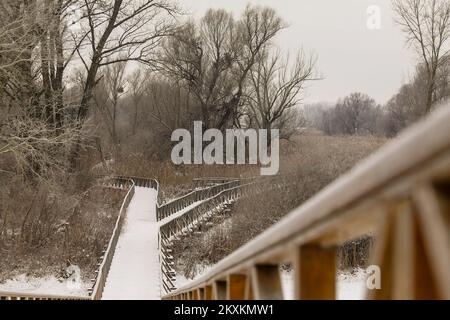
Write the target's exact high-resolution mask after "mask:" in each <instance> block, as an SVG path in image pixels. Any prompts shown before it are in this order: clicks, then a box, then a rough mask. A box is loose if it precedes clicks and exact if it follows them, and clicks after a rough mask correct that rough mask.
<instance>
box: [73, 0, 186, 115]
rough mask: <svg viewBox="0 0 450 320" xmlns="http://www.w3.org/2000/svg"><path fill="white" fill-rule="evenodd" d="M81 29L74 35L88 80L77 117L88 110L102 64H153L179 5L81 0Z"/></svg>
mask: <svg viewBox="0 0 450 320" xmlns="http://www.w3.org/2000/svg"><path fill="white" fill-rule="evenodd" d="M79 10H82V12H83V13H84V15H83V17H82V23H81V29H82V30H83V32H81V33H78V34H73V35H72V36H73V39H74V43H75V47H76V48H77V52H78V56H79V58H80V60H81V62H82V63H83V65H84V67H85V72H86V81H85V86H84V90H83V96H82V99H81V102H80V109H79V112H78V117H77V118H78V120H84V119H85V118H86V117H87V115H88V111H89V102H90V100H91V98H92V94H93V90H94V88H95V86H96V85H97V83H98V82H99V79H98V77H97V76H98V73H99V70H100V69H101V68H102V67H105V66H107V65H110V64H115V63H118V62H123V61H136V62H140V63H145V64H148V65H153V64H154V53H155V50H156V48H157V47H158V46H159V44H160V41H161V40H162V39H163V38H164V37H165V36H167V35H169V34H171V33H172V31H173V19H172V16H173V15H174V14H176V13H177V12H178V8H177V6H176V5H175V4H173V3H172V2H171V1H169V0H107V1H104V0H83V1H81V0H80V8H79Z"/></svg>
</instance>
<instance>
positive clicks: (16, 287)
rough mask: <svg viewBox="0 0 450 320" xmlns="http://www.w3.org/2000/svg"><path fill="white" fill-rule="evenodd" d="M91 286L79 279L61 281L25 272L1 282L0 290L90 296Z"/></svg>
mask: <svg viewBox="0 0 450 320" xmlns="http://www.w3.org/2000/svg"><path fill="white" fill-rule="evenodd" d="M90 287H91V285H90V284H89V283H83V282H81V281H80V280H79V279H77V281H72V280H66V281H60V280H58V279H57V278H55V277H53V276H51V277H46V278H34V277H27V276H26V275H25V274H23V275H20V276H18V277H16V278H14V279H12V280H7V281H6V282H5V283H3V284H0V291H6V292H20V293H23V294H40V295H46V294H48V295H58V296H88V295H89V294H88V290H89V289H90Z"/></svg>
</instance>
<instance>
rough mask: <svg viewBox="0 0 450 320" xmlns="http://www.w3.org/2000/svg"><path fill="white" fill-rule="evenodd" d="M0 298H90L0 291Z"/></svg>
mask: <svg viewBox="0 0 450 320" xmlns="http://www.w3.org/2000/svg"><path fill="white" fill-rule="evenodd" d="M0 300H91V298H90V297H86V296H85V297H82V296H58V295H41V294H32V293H29V294H28V293H15V292H0Z"/></svg>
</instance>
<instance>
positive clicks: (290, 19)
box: [180, 0, 416, 103]
mask: <svg viewBox="0 0 450 320" xmlns="http://www.w3.org/2000/svg"><path fill="white" fill-rule="evenodd" d="M180 3H181V4H182V5H183V6H184V7H185V8H186V10H188V12H189V13H192V14H194V15H195V16H196V17H200V16H202V15H203V14H204V13H205V11H206V10H207V9H208V8H210V7H213V8H219V7H221V8H225V9H227V10H230V11H233V12H234V14H235V16H236V17H237V16H238V15H240V13H241V12H242V11H243V9H244V8H245V6H246V5H247V3H252V4H258V5H264V6H271V7H273V8H275V9H276V10H277V11H278V13H279V14H280V15H281V16H282V17H283V18H284V19H285V21H286V22H287V23H289V25H290V27H289V28H288V29H286V30H284V31H283V33H282V34H281V35H280V36H279V37H278V45H279V46H280V47H281V48H283V49H287V50H291V52H294V50H296V49H297V48H300V47H303V48H304V49H305V50H306V51H307V52H314V53H315V54H317V55H318V58H319V61H318V66H319V72H320V73H321V75H323V76H324V77H325V79H324V80H323V81H319V82H314V83H311V84H310V85H309V87H308V90H307V91H306V92H305V102H306V103H312V102H319V101H335V100H336V99H338V98H340V97H343V96H345V95H347V94H349V93H351V92H354V91H361V92H364V93H367V94H368V95H370V96H372V97H373V98H375V99H376V100H377V102H379V103H384V102H386V101H387V100H388V99H389V98H390V97H392V95H393V94H394V93H396V92H397V90H398V89H399V88H400V86H401V85H402V84H403V83H404V82H406V81H407V80H408V79H409V78H410V76H411V74H412V73H413V72H412V71H413V70H414V66H415V65H416V60H415V58H414V56H413V53H412V52H411V50H410V49H408V48H407V47H406V46H405V41H404V36H403V34H402V33H401V30H400V28H399V27H398V26H396V25H394V21H393V15H392V9H391V3H390V0H339V1H336V0H314V1H312V0H282V1H275V0H253V1H245V0H182V1H181V2H180ZM371 5H378V6H379V7H380V8H381V18H382V21H381V30H369V29H368V28H367V27H366V23H367V19H368V17H369V16H368V14H367V9H368V7H369V6H371Z"/></svg>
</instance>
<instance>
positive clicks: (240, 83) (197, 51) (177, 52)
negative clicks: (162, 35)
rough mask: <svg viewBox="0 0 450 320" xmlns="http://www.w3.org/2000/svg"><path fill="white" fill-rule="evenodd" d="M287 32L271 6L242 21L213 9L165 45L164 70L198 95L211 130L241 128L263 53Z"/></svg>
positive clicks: (247, 14) (249, 10) (249, 11)
mask: <svg viewBox="0 0 450 320" xmlns="http://www.w3.org/2000/svg"><path fill="white" fill-rule="evenodd" d="M283 28H284V24H283V23H282V20H281V19H280V18H279V17H278V15H277V14H276V12H275V11H274V10H273V9H270V8H260V7H250V6H248V7H247V8H246V10H245V12H244V14H243V15H242V17H241V19H240V20H238V21H234V20H233V18H232V15H231V14H230V13H228V12H226V11H224V10H212V9H211V10H209V11H208V12H207V13H206V15H205V16H204V17H203V19H202V20H201V22H200V24H198V25H197V24H195V23H194V22H189V23H187V24H185V25H184V26H182V27H181V28H180V30H179V32H177V33H176V34H175V35H174V36H173V37H171V38H170V40H169V41H167V42H166V43H165V45H164V49H163V54H162V67H163V69H164V71H165V74H166V75H168V76H169V77H171V78H174V79H177V80H179V81H180V83H181V84H184V85H185V86H186V88H188V90H189V91H190V92H191V93H192V94H193V95H194V96H195V97H196V99H197V101H198V103H199V104H200V106H201V109H202V118H203V122H204V123H205V126H206V127H209V128H211V127H214V128H219V129H224V128H226V127H230V126H232V125H233V124H236V121H237V118H238V115H239V107H240V106H241V104H242V98H243V95H244V89H245V85H246V83H247V81H248V77H247V76H248V73H249V72H250V70H251V68H252V67H253V66H254V64H255V63H256V61H257V56H258V54H259V53H261V52H262V51H263V50H264V49H265V48H266V47H267V46H269V45H270V42H271V40H272V39H273V38H274V37H275V36H276V35H277V34H278V32H279V31H280V30H281V29H283Z"/></svg>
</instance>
